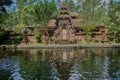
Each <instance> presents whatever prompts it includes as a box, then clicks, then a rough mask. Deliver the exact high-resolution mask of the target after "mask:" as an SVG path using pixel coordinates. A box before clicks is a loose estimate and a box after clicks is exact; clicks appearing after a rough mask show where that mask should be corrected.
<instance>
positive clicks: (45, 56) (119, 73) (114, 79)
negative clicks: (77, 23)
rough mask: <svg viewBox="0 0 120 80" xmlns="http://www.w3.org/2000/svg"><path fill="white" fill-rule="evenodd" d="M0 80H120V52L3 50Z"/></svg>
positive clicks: (93, 50)
mask: <svg viewBox="0 0 120 80" xmlns="http://www.w3.org/2000/svg"><path fill="white" fill-rule="evenodd" d="M0 80H120V50H119V49H70V50H69V49H64V50H63V49H62V50H59V49H55V50H50V49H49V50H46V49H43V50H36V49H30V50H6V51H2V50H1V51H0Z"/></svg>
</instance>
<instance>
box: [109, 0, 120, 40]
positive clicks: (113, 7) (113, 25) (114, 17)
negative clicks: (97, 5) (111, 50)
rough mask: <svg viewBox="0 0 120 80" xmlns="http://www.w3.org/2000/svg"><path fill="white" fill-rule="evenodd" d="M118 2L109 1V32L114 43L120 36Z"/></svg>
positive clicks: (119, 4)
mask: <svg viewBox="0 0 120 80" xmlns="http://www.w3.org/2000/svg"><path fill="white" fill-rule="evenodd" d="M119 9H120V2H116V1H114V0H110V3H109V17H110V29H109V30H110V32H111V33H112V35H111V38H113V41H114V42H118V39H119V37H118V36H119V34H120V15H119V14H120V10H119Z"/></svg>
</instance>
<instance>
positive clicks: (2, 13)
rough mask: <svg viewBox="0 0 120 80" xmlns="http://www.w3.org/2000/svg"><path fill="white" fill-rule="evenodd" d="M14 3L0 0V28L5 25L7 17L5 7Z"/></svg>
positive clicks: (8, 0) (9, 0)
mask: <svg viewBox="0 0 120 80" xmlns="http://www.w3.org/2000/svg"><path fill="white" fill-rule="evenodd" d="M12 3H13V1H12V0H0V27H1V26H2V25H3V22H4V20H5V17H6V16H7V14H6V12H7V10H6V7H5V6H10V5H11V4H12Z"/></svg>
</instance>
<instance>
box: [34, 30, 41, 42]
mask: <svg viewBox="0 0 120 80" xmlns="http://www.w3.org/2000/svg"><path fill="white" fill-rule="evenodd" d="M35 37H36V39H37V42H41V41H40V39H41V34H40V32H35Z"/></svg>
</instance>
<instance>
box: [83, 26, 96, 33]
mask: <svg viewBox="0 0 120 80" xmlns="http://www.w3.org/2000/svg"><path fill="white" fill-rule="evenodd" d="M81 29H83V30H84V31H85V32H92V30H94V29H95V25H86V26H81Z"/></svg>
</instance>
